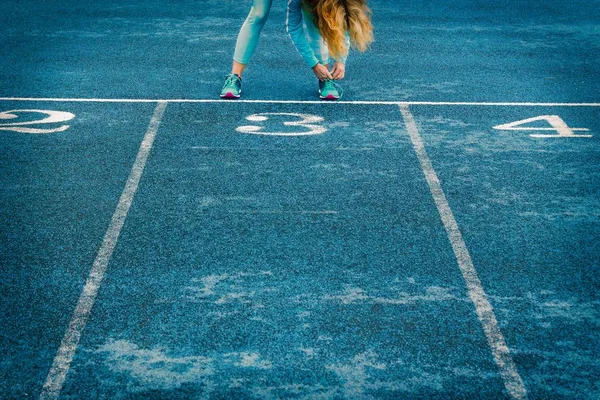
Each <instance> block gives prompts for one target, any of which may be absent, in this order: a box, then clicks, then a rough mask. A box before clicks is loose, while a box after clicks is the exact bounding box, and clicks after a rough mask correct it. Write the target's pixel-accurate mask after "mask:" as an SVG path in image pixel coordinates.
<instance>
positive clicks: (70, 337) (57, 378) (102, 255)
mask: <svg viewBox="0 0 600 400" xmlns="http://www.w3.org/2000/svg"><path fill="white" fill-rule="evenodd" d="M166 108H167V103H165V102H160V103H158V105H157V106H156V108H155V110H154V114H153V115H152V119H151V120H150V124H149V125H148V130H147V131H146V135H145V136H144V139H143V140H142V143H141V145H140V149H139V151H138V154H137V157H136V159H135V162H134V164H133V167H132V168H131V172H130V174H129V178H128V179H127V183H126V184H125V188H124V189H123V193H122V194H121V198H120V199H119V204H118V205H117V208H116V210H115V212H114V214H113V216H112V219H111V222H110V226H109V227H108V229H107V231H106V234H105V235H104V240H103V241H102V245H101V247H100V250H99V251H98V254H97V256H96V259H95V260H94V264H93V266H92V270H91V271H90V275H89V276H88V279H87V281H86V283H85V286H84V288H83V291H82V292H81V296H80V297H79V301H78V302H77V307H76V308H75V311H74V312H73V316H72V317H71V322H70V323H69V327H68V328H67V331H66V332H65V336H64V337H63V339H62V342H61V344H60V347H59V348H58V351H57V353H56V356H55V357H54V361H53V363H52V367H51V368H50V372H49V373H48V376H47V378H46V382H45V383H44V386H43V388H42V392H41V394H40V399H43V400H50V399H56V398H58V396H59V395H60V391H61V390H62V387H63V384H64V381H65V378H66V376H67V373H68V372H69V368H70V366H71V361H72V360H73V356H74V355H75V351H76V350H77V346H78V344H79V339H80V338H81V334H82V332H83V329H84V328H85V325H86V323H87V320H88V317H89V316H90V312H91V310H92V306H93V305H94V302H95V300H96V296H97V294H98V290H99V289H100V285H101V284H102V279H103V278H104V273H105V272H106V268H107V267H108V262H109V261H110V258H111V256H112V253H113V251H114V249H115V246H116V245H117V240H118V239H119V234H120V233H121V229H122V228H123V224H124V223H125V218H127V213H128V212H129V208H130V207H131V203H132V201H133V197H134V196H135V193H136V191H137V189H138V185H139V183H140V178H141V177H142V173H143V172H144V167H145V165H146V160H147V159H148V154H149V153H150V149H151V148H152V144H153V142H154V138H155V137H156V133H157V131H158V126H159V125H160V122H161V120H162V117H163V115H164V113H165V109H166Z"/></svg>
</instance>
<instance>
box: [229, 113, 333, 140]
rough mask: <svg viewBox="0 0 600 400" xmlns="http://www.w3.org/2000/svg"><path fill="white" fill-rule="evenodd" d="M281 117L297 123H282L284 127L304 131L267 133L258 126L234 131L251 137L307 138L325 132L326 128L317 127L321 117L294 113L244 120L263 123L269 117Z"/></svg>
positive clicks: (265, 115)
mask: <svg viewBox="0 0 600 400" xmlns="http://www.w3.org/2000/svg"><path fill="white" fill-rule="evenodd" d="M276 116H282V117H292V118H297V119H299V121H284V122H283V125H284V126H293V127H301V128H305V129H306V130H301V131H296V132H269V131H265V130H264V126H260V125H244V126H239V127H238V128H237V129H236V131H238V132H241V133H250V134H253V135H267V136H308V135H321V134H323V133H325V132H327V128H325V127H324V126H322V125H319V123H320V122H323V121H324V118H323V117H319V116H317V115H311V114H295V113H260V114H252V115H248V116H247V117H246V119H247V120H248V121H251V122H265V121H268V120H269V119H271V117H276Z"/></svg>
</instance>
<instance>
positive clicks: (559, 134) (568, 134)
mask: <svg viewBox="0 0 600 400" xmlns="http://www.w3.org/2000/svg"><path fill="white" fill-rule="evenodd" d="M536 121H546V122H548V123H549V124H550V126H549V127H546V128H543V127H534V126H523V125H525V124H529V123H531V122H536ZM494 129H497V130H499V131H554V132H556V133H552V134H547V133H533V134H530V135H529V136H531V137H532V138H591V137H592V135H589V134H586V135H581V134H576V133H575V132H588V131H589V129H587V128H571V127H569V126H568V125H567V123H566V122H565V121H563V119H562V118H561V117H559V116H558V115H540V116H539V117H533V118H527V119H522V120H520V121H515V122H510V123H508V124H502V125H498V126H494Z"/></svg>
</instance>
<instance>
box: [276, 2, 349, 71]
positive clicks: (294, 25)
mask: <svg viewBox="0 0 600 400" xmlns="http://www.w3.org/2000/svg"><path fill="white" fill-rule="evenodd" d="M309 18H310V20H309ZM303 22H304V24H305V25H306V29H307V30H308V32H305V31H304V24H303ZM286 29H287V32H288V34H289V35H290V38H291V39H292V42H294V45H295V46H296V49H297V50H298V52H299V53H300V55H301V56H302V59H303V60H304V63H305V64H306V65H308V66H309V67H310V68H312V67H314V66H315V65H317V64H318V63H319V62H322V63H323V64H328V63H329V60H320V59H319V58H317V55H315V50H314V47H315V46H319V44H320V45H321V46H323V45H324V44H323V41H322V40H321V35H320V33H319V30H318V29H317V27H316V26H315V24H314V22H313V21H312V17H311V16H310V15H308V13H306V20H303V12H302V0H287V17H286ZM307 35H308V36H310V37H311V41H312V43H313V47H311V43H310V42H309V40H308V38H307ZM349 46H350V38H349V37H348V35H347V34H346V47H349ZM321 58H323V57H321ZM327 58H328V56H327ZM333 61H335V62H340V63H342V64H345V63H346V57H343V58H341V59H339V60H335V59H334V60H333Z"/></svg>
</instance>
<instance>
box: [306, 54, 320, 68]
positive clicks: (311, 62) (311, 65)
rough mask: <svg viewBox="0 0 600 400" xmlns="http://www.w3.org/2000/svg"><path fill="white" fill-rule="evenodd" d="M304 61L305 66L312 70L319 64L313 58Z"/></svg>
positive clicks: (315, 58)
mask: <svg viewBox="0 0 600 400" xmlns="http://www.w3.org/2000/svg"><path fill="white" fill-rule="evenodd" d="M305 61H306V65H308V66H309V67H311V68H314V67H315V66H316V65H317V64H318V63H319V60H318V59H317V57H315V56H312V57H311V58H309V59H307V60H305Z"/></svg>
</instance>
